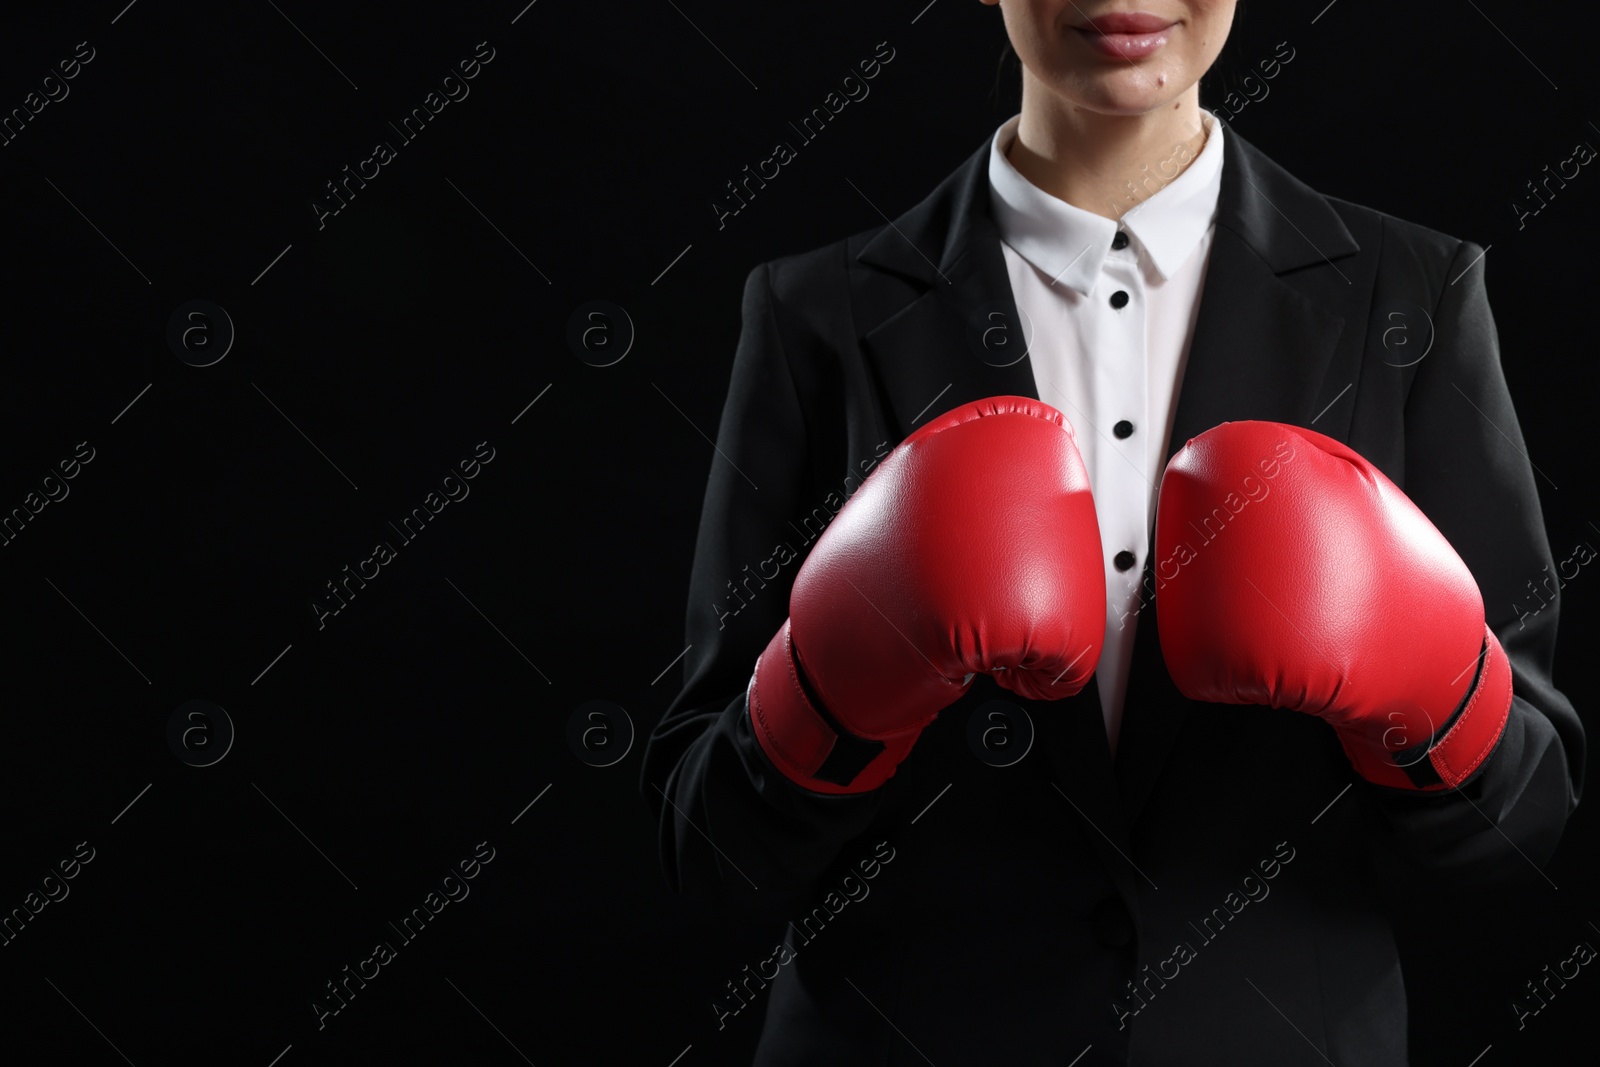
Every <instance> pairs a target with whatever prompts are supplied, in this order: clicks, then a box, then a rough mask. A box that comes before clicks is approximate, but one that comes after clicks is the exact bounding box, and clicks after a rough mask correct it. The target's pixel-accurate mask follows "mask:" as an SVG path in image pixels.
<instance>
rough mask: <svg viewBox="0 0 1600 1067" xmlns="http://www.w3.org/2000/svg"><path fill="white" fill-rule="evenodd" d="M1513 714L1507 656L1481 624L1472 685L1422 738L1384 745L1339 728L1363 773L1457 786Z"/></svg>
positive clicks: (1403, 784) (1426, 785)
mask: <svg viewBox="0 0 1600 1067" xmlns="http://www.w3.org/2000/svg"><path fill="white" fill-rule="evenodd" d="M1510 716H1511V662H1510V660H1508V659H1507V658H1506V653H1505V649H1503V648H1502V647H1501V646H1500V641H1499V639H1498V638H1496V637H1495V635H1494V631H1492V630H1490V629H1489V628H1488V626H1487V625H1486V626H1485V627H1484V641H1483V646H1482V648H1481V649H1480V651H1479V653H1478V662H1477V664H1476V665H1475V674H1474V677H1473V680H1472V685H1471V686H1470V687H1468V689H1467V692H1466V695H1465V696H1463V697H1462V698H1461V702H1460V704H1458V705H1457V706H1456V708H1455V710H1454V711H1453V712H1452V713H1451V715H1450V717H1449V718H1448V719H1446V720H1445V721H1444V723H1443V724H1441V725H1440V726H1439V727H1438V728H1437V729H1436V730H1435V731H1434V732H1433V735H1432V736H1431V737H1429V738H1428V739H1427V740H1426V741H1425V742H1423V743H1421V744H1418V745H1414V746H1412V747H1410V748H1406V749H1402V750H1400V751H1384V749H1383V746H1382V744H1381V742H1380V743H1379V744H1377V745H1374V744H1373V743H1372V742H1371V741H1369V740H1357V739H1355V738H1353V737H1351V736H1349V735H1348V734H1346V733H1342V734H1341V740H1342V741H1343V742H1344V746H1345V752H1346V753H1347V754H1348V755H1349V757H1350V762H1351V764H1352V765H1353V766H1354V767H1355V769H1356V772H1357V773H1358V774H1360V775H1361V776H1362V777H1363V778H1366V779H1367V780H1368V781H1370V782H1374V783H1376V784H1378V785H1387V786H1393V787H1396V788H1400V789H1412V790H1422V791H1437V790H1444V789H1455V788H1458V787H1459V786H1460V785H1461V784H1462V783H1463V782H1465V781H1466V780H1467V779H1468V778H1471V777H1472V775H1473V774H1474V773H1475V772H1476V771H1477V770H1478V768H1479V767H1480V766H1481V765H1482V764H1483V762H1484V760H1485V759H1487V758H1488V756H1489V753H1490V752H1492V751H1493V750H1494V747H1495V744H1496V743H1497V742H1498V741H1499V740H1500V735H1501V734H1502V733H1503V732H1504V731H1505V726H1506V722H1507V720H1508V719H1509V718H1510Z"/></svg>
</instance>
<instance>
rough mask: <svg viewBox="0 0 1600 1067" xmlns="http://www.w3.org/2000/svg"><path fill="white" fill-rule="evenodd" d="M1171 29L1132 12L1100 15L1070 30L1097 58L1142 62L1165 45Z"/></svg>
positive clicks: (1156, 18)
mask: <svg viewBox="0 0 1600 1067" xmlns="http://www.w3.org/2000/svg"><path fill="white" fill-rule="evenodd" d="M1173 25H1174V23H1172V22H1171V21H1169V20H1167V19H1164V18H1161V17H1159V16H1157V15H1146V14H1143V13H1138V12H1133V13H1126V14H1116V15H1104V16H1102V17H1100V18H1097V19H1091V20H1089V23H1088V24H1087V25H1085V26H1074V27H1073V29H1075V30H1076V31H1077V32H1078V33H1079V34H1081V35H1082V37H1083V39H1084V40H1085V41H1087V42H1088V43H1089V47H1091V48H1093V49H1094V50H1095V51H1097V52H1099V53H1100V54H1101V55H1105V56H1110V57H1112V58H1113V59H1143V58H1144V57H1145V56H1148V55H1150V54H1152V53H1153V52H1155V51H1156V50H1157V49H1159V48H1160V47H1161V46H1162V45H1164V44H1166V43H1167V38H1168V36H1169V34H1170V32H1171V30H1172V27H1173Z"/></svg>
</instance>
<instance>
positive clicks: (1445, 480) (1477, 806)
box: [1375, 241, 1584, 887]
mask: <svg viewBox="0 0 1600 1067" xmlns="http://www.w3.org/2000/svg"><path fill="white" fill-rule="evenodd" d="M1450 279H1454V281H1451V280H1450ZM1405 449H1406V452H1405V485H1404V488H1405V491H1406V493H1407V494H1408V495H1409V496H1410V497H1411V499H1412V500H1413V501H1415V502H1416V504H1417V506H1418V507H1420V508H1421V509H1422V511H1423V512H1424V513H1425V514H1426V515H1427V516H1428V517H1429V518H1430V519H1431V520H1432V521H1433V523H1434V525H1436V526H1437V527H1438V528H1439V530H1440V532H1442V533H1443V534H1444V535H1445V537H1446V538H1447V539H1448V540H1449V541H1450V543H1451V545H1452V546H1454V547H1455V549H1456V551H1457V552H1458V553H1459V554H1460V556H1461V558H1462V559H1463V560H1464V561H1465V562H1466V564H1467V566H1468V567H1469V568H1470V569H1471V571H1472V573H1473V575H1474V576H1475V577H1476V578H1477V580H1478V586H1479V589H1480V590H1481V591H1482V593H1483V601H1484V614H1485V618H1486V621H1487V622H1488V624H1489V626H1490V628H1491V629H1493V631H1494V632H1495V634H1496V636H1497V637H1499V639H1500V643H1501V646H1502V647H1503V648H1504V649H1505V651H1506V655H1507V657H1508V659H1509V660H1510V662H1511V672H1512V694H1513V695H1512V703H1511V713H1510V718H1509V720H1508V721H1507V723H1506V727H1505V731H1504V733H1503V734H1502V735H1501V738H1500V740H1499V743H1498V744H1497V746H1496V747H1495V749H1494V750H1493V751H1492V752H1491V753H1490V755H1489V757H1488V758H1487V759H1486V760H1485V761H1484V764H1483V765H1482V766H1481V767H1480V768H1479V770H1478V772H1477V774H1476V776H1475V777H1473V778H1472V779H1470V780H1468V781H1467V782H1465V783H1463V784H1462V786H1461V787H1460V788H1458V789H1457V790H1453V791H1445V792H1442V793H1425V794H1405V793H1402V792H1401V791H1399V790H1388V789H1377V790H1375V791H1376V792H1377V794H1378V798H1377V799H1378V804H1379V806H1380V809H1381V810H1382V813H1383V815H1384V817H1385V821H1386V823H1387V828H1388V830H1389V831H1390V833H1391V834H1392V837H1393V841H1392V843H1393V844H1394V845H1395V846H1396V847H1397V850H1398V851H1399V852H1400V853H1402V854H1403V855H1405V856H1407V857H1408V858H1409V859H1410V860H1412V861H1414V862H1415V863H1417V864H1418V865H1420V866H1421V867H1424V868H1427V869H1431V870H1434V871H1436V872H1443V873H1446V874H1448V875H1450V876H1452V878H1453V880H1454V881H1456V882H1457V883H1458V884H1460V885H1463V886H1466V887H1471V886H1481V887H1487V886H1490V885H1492V884H1495V883H1497V882H1502V881H1507V880H1522V879H1526V878H1529V877H1535V878H1536V872H1535V870H1534V864H1541V865H1542V864H1543V863H1545V862H1546V861H1548V860H1549V858H1550V856H1551V855H1552V854H1553V853H1554V851H1555V848H1556V845H1557V842H1558V841H1559V839H1560V836H1561V831H1562V828H1563V826H1564V825H1565V823H1566V820H1567V817H1568V815H1570V814H1571V812H1572V811H1573V809H1574V808H1575V807H1576V806H1577V803H1578V797H1579V793H1580V791H1581V789H1582V783H1583V751H1584V739H1583V729H1582V726H1581V725H1580V723H1579V720H1578V716H1577V713H1576V712H1575V711H1574V710H1573V707H1572V704H1571V703H1570V702H1569V701H1568V700H1567V698H1566V697H1565V696H1564V695H1563V694H1562V693H1561V692H1560V690H1558V689H1557V688H1556V686H1555V681H1554V678H1553V674H1552V671H1553V663H1554V658H1555V648H1556V624H1557V618H1558V616H1559V614H1560V603H1559V599H1560V598H1559V596H1558V595H1556V594H1555V592H1554V587H1555V585H1556V584H1557V583H1556V582H1555V581H1550V582H1549V585H1550V586H1551V591H1550V592H1549V593H1548V594H1546V596H1545V598H1544V599H1542V600H1541V599H1537V598H1535V597H1534V596H1533V595H1532V593H1531V592H1530V590H1531V589H1532V588H1534V587H1537V586H1539V585H1540V583H1541V582H1542V581H1544V580H1545V579H1546V578H1547V577H1553V576H1554V575H1555V574H1556V567H1555V565H1554V564H1553V562H1552V559H1551V552H1550V548H1549V546H1548V543H1547V540H1546V535H1545V527H1544V519H1543V515H1542V513H1541V511H1540V505H1539V487H1538V484H1537V480H1539V479H1541V478H1542V477H1543V476H1542V475H1540V474H1536V473H1535V467H1534V465H1533V461H1532V459H1530V457H1529V455H1528V450H1527V445H1526V444H1525V443H1524V441H1523V438H1522V431H1521V428H1520V427H1519V426H1518V423H1517V416H1516V412H1515V410H1513V407H1512V403H1511V396H1510V393H1509V392H1508V391H1507V389H1506V382H1505V376H1504V374H1503V372H1502V370H1501V365H1500V348H1499V342H1498V339H1497V336H1496V331H1495V324H1494V318H1493V315H1492V314H1491V312H1490V310H1489V301H1488V297H1487V295H1486V292H1485V289H1484V259H1483V250H1482V249H1481V248H1479V247H1478V246H1477V245H1476V244H1473V243H1472V242H1470V241H1469V242H1462V243H1461V244H1460V245H1459V247H1458V248H1457V249H1456V253H1455V256H1454V259H1453V261H1452V262H1451V264H1450V266H1449V268H1448V270H1447V272H1446V275H1445V280H1444V282H1443V293H1442V295H1441V297H1440V299H1439V303H1438V307H1437V310H1436V311H1435V313H1434V344H1433V347H1432V349H1431V350H1430V351H1429V352H1428V354H1427V355H1426V356H1425V357H1424V358H1423V360H1422V361H1421V363H1420V364H1418V367H1417V371H1416V375H1415V377H1414V378H1413V380H1412V383H1411V388H1410V392H1409V393H1408V395H1407V399H1406V406H1405ZM1552 488H1554V487H1553V486H1552ZM1530 583H1532V584H1531V585H1530ZM1541 604H1543V605H1544V606H1543V607H1541V606H1540V605H1541ZM1519 853H1520V856H1519Z"/></svg>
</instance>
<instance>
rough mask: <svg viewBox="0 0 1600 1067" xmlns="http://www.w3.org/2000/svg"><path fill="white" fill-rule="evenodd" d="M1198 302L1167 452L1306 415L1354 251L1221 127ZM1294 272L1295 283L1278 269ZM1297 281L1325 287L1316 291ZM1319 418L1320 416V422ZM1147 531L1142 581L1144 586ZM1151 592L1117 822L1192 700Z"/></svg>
mask: <svg viewBox="0 0 1600 1067" xmlns="http://www.w3.org/2000/svg"><path fill="white" fill-rule="evenodd" d="M1226 137H1227V140H1226V141H1225V142H1224V146H1225V148H1226V150H1227V151H1226V155H1225V157H1224V158H1225V162H1224V166H1223V178H1222V190H1221V194H1220V197H1219V202H1218V206H1217V224H1216V232H1215V236H1214V238H1213V241H1212V247H1211V252H1210V260H1209V262H1208V264H1207V268H1206V276H1205V282H1204V284H1203V285H1202V287H1201V296H1200V312H1199V316H1198V318H1197V319H1196V322H1195V331H1194V336H1193V338H1192V339H1191V341H1190V346H1189V356H1188V361H1187V364H1186V366H1185V369H1184V372H1183V380H1182V383H1181V385H1180V388H1179V393H1178V406H1177V411H1176V412H1175V414H1174V417H1173V427H1172V436H1171V438H1170V439H1169V441H1168V444H1167V456H1166V458H1167V460H1169V461H1170V460H1171V459H1172V457H1173V456H1174V455H1175V454H1176V453H1177V452H1178V451H1179V450H1180V449H1181V448H1183V446H1184V445H1185V444H1186V443H1187V442H1188V441H1189V440H1190V438H1193V437H1196V436H1198V435H1199V434H1201V433H1204V432H1205V431H1206V430H1209V429H1211V428H1212V427H1213V426H1216V425H1218V424H1219V423H1223V422H1232V421H1239V420H1245V419H1261V420H1270V421H1273V422H1283V423H1289V424H1292V425H1298V426H1306V425H1309V424H1310V423H1311V422H1312V421H1313V420H1314V419H1315V418H1316V417H1317V414H1318V412H1317V411H1316V410H1315V408H1316V407H1317V406H1320V405H1319V404H1318V401H1319V399H1320V398H1321V396H1322V388H1321V387H1322V383H1323V379H1324V376H1325V375H1326V372H1327V369H1328V366H1329V362H1330V360H1331V358H1332V355H1333V352H1334V349H1335V348H1336V347H1337V345H1338V342H1339V336H1340V333H1341V331H1342V329H1343V326H1344V318H1343V316H1341V315H1340V314H1339V313H1338V312H1336V311H1334V310H1332V307H1330V305H1333V306H1337V302H1338V300H1339V299H1340V298H1343V297H1345V296H1347V292H1348V290H1349V289H1350V287H1351V285H1353V280H1352V279H1349V278H1347V277H1346V276H1345V273H1344V272H1342V271H1341V270H1340V269H1339V267H1338V265H1337V262H1336V261H1337V260H1339V259H1341V258H1345V257H1348V256H1349V255H1351V254H1352V253H1354V252H1356V251H1359V248H1358V246H1357V245H1356V242H1355V238H1354V237H1353V236H1351V234H1350V232H1349V230H1348V229H1347V228H1346V227H1345V226H1344V223H1343V220H1341V219H1340V218H1339V216H1338V214H1337V213H1336V212H1335V211H1334V210H1333V208H1332V207H1331V206H1330V205H1329V204H1328V202H1327V201H1326V200H1325V199H1324V198H1323V197H1321V196H1320V195H1319V194H1317V193H1316V192H1314V191H1313V190H1311V189H1310V188H1308V187H1307V186H1305V185H1303V184H1302V183H1300V182H1299V181H1298V180H1297V179H1295V178H1294V177H1293V176H1292V175H1290V174H1289V173H1288V172H1287V171H1284V170H1283V169H1282V168H1280V167H1278V166H1277V164H1275V163H1273V162H1272V161H1271V160H1269V159H1267V158H1266V157H1265V156H1263V155H1261V154H1260V152H1258V151H1257V150H1256V149H1255V148H1253V147H1251V146H1250V145H1249V144H1248V143H1247V142H1245V141H1243V140H1242V139H1241V138H1240V137H1239V136H1238V135H1237V134H1236V133H1234V132H1233V131H1232V130H1231V129H1230V130H1229V131H1228V133H1227V134H1226ZM1291 271H1297V272H1298V274H1297V275H1296V280H1297V283H1296V284H1292V283H1291V282H1290V281H1289V280H1288V279H1287V278H1286V277H1285V275H1288V274H1289V272H1291ZM1307 292H1327V293H1328V294H1330V295H1328V296H1327V297H1326V298H1325V299H1323V300H1318V299H1314V298H1312V297H1310V296H1308V295H1306V293H1307ZM1325 428H1326V427H1325ZM1156 562H1157V561H1156V557H1155V543H1154V533H1153V532H1152V535H1151V542H1150V544H1149V545H1148V546H1147V552H1146V555H1145V568H1144V576H1143V585H1142V586H1141V588H1142V589H1144V590H1147V591H1148V590H1150V589H1153V588H1156V586H1155V577H1154V574H1153V569H1154V566H1155V564H1156ZM1159 610H1160V594H1159V593H1157V595H1156V597H1155V598H1154V599H1152V600H1151V601H1150V602H1148V603H1147V604H1146V606H1145V607H1144V609H1143V610H1141V611H1140V613H1139V622H1138V630H1137V633H1136V635H1135V638H1134V648H1133V663H1132V668H1131V671H1130V675H1129V680H1128V691H1127V699H1126V703H1125V704H1124V707H1123V718H1122V732H1121V735H1120V737H1119V739H1118V745H1117V759H1116V770H1117V780H1118V784H1119V786H1120V788H1121V791H1122V799H1123V805H1124V807H1125V809H1126V813H1127V818H1128V821H1129V824H1130V825H1132V824H1133V823H1135V822H1136V821H1137V819H1138V817H1139V814H1140V813H1141V811H1142V810H1143V808H1144V803H1145V801H1146V800H1147V799H1148V798H1149V796H1150V792H1151V790H1152V789H1153V788H1154V786H1155V782H1156V780H1157V778H1158V777H1159V775H1160V772H1161V769H1162V767H1163V766H1164V765H1165V763H1166V760H1167V757H1168V755H1169V754H1170V753H1171V750H1172V744H1173V742H1174V740H1175V739H1176V738H1177V735H1178V732H1179V730H1180V728H1181V727H1182V725H1183V722H1184V719H1185V718H1186V716H1187V715H1188V714H1189V711H1190V709H1191V708H1192V707H1193V706H1194V702H1193V701H1190V700H1188V699H1187V698H1186V697H1184V696H1183V694H1182V693H1180V692H1179V691H1178V689H1177V687H1176V685H1174V684H1173V681H1172V677H1171V675H1169V674H1168V673H1167V669H1166V663H1165V661H1164V660H1163V658H1162V655H1161V646H1160V637H1159V634H1158V631H1157V616H1158V612H1159Z"/></svg>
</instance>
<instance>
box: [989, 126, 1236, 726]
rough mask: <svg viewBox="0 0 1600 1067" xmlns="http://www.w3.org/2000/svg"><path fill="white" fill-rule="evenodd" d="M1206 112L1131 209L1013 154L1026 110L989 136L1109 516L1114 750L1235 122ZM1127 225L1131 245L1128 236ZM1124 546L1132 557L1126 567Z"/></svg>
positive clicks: (1015, 287)
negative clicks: (1082, 195) (1101, 202)
mask: <svg viewBox="0 0 1600 1067" xmlns="http://www.w3.org/2000/svg"><path fill="white" fill-rule="evenodd" d="M1201 115H1202V117H1203V119H1202V121H1204V122H1205V123H1206V127H1207V131H1208V132H1207V136H1206V141H1205V145H1204V147H1203V148H1201V150H1200V153H1199V155H1197V156H1194V157H1193V162H1191V163H1189V166H1188V168H1187V169H1184V170H1183V171H1182V173H1178V170H1179V169H1180V168H1181V167H1182V164H1183V163H1184V162H1185V161H1187V160H1188V159H1189V158H1190V157H1189V155H1188V151H1187V150H1180V148H1179V146H1174V151H1173V153H1172V154H1171V155H1170V156H1169V158H1168V159H1167V160H1164V161H1162V163H1160V164H1158V165H1156V166H1152V167H1147V168H1145V171H1144V172H1143V174H1144V177H1143V179H1142V184H1138V185H1137V186H1136V188H1134V189H1131V190H1129V191H1128V194H1127V195H1128V196H1129V197H1131V198H1132V199H1130V200H1124V201H1123V204H1124V206H1126V205H1128V204H1130V203H1132V204H1135V205H1136V206H1133V207H1132V209H1131V210H1129V211H1127V213H1126V214H1124V215H1122V218H1121V220H1120V222H1118V221H1113V220H1111V219H1108V218H1105V217H1104V216H1102V215H1096V214H1094V213H1092V212H1089V211H1085V210H1083V209H1082V208H1078V207H1074V206H1073V205H1071V204H1068V203H1067V202H1066V201H1064V200H1059V199H1057V198H1056V197H1054V196H1051V195H1050V194H1049V193H1046V192H1045V191H1044V190H1042V189H1040V188H1038V187H1037V186H1035V185H1032V184H1031V183H1029V181H1028V180H1027V179H1026V178H1024V177H1023V176H1022V175H1021V174H1020V173H1019V172H1018V171H1017V169H1016V168H1015V167H1013V166H1012V165H1011V163H1010V161H1009V160H1007V159H1006V150H1007V149H1008V148H1009V147H1010V145H1011V142H1012V139H1013V138H1014V137H1015V136H1016V130H1017V124H1018V123H1019V121H1020V120H1021V116H1020V115H1017V116H1013V117H1012V118H1011V119H1010V120H1009V121H1007V122H1006V123H1005V124H1004V125H1002V126H1001V127H1000V128H999V129H998V130H996V131H995V135H994V139H993V141H992V142H991V145H990V149H989V193H990V202H991V204H992V205H993V210H994V217H995V221H996V223H997V224H998V227H999V230H1000V239H1001V247H1002V249H1003V250H1004V252H1005V260H1006V271H1007V273H1008V274H1009V275H1010V278H1011V292H1012V295H1013V296H1014V298H1015V300H1016V305H1017V311H1018V312H1019V313H1020V314H1021V316H1022V320H1023V336H1024V337H1025V338H1026V339H1027V341H1028V346H1029V349H1028V355H1029V358H1030V360H1031V361H1032V367H1033V377H1034V382H1035V383H1036V385H1037V386H1038V390H1039V399H1041V400H1043V401H1044V402H1045V403H1047V404H1050V405H1051V406H1052V407H1055V408H1057V409H1058V410H1059V411H1060V412H1061V413H1062V414H1063V415H1065V416H1066V417H1067V420H1068V421H1069V422H1071V423H1072V427H1073V429H1074V430H1075V431H1076V433H1077V442H1078V450H1079V452H1080V453H1081V454H1082V455H1083V462H1084V466H1085V467H1086V468H1087V470H1088V474H1089V486H1090V489H1091V490H1092V491H1093V493H1094V501H1095V510H1096V512H1097V514H1098V516H1099V520H1100V540H1101V545H1102V547H1103V549H1104V554H1105V573H1106V634H1105V646H1104V650H1103V652H1102V653H1101V656H1100V664H1099V667H1098V668H1097V670H1096V681H1097V684H1098V686H1099V691H1100V709H1101V714H1102V715H1103V716H1104V719H1105V726H1106V737H1107V739H1108V740H1109V742H1110V745H1111V751H1112V752H1113V753H1115V752H1116V750H1117V736H1118V734H1119V732H1120V727H1121V724H1122V705H1123V701H1124V699H1125V697H1126V695H1127V691H1128V671H1129V665H1130V663H1131V662H1132V656H1133V637H1134V632H1135V630H1136V629H1137V626H1136V620H1137V618H1138V615H1137V612H1138V607H1139V592H1140V591H1139V583H1140V580H1141V578H1142V574H1143V569H1144V564H1145V556H1146V555H1147V545H1148V543H1149V540H1150V530H1151V527H1152V524H1153V523H1154V521H1155V505H1156V488H1157V486H1158V485H1160V482H1161V473H1162V468H1163V466H1164V462H1165V459H1166V455H1167V440H1168V437H1169V436H1170V435H1171V432H1172V418H1173V413H1174V411H1175V410H1176V408H1177V398H1178V386H1179V383H1180V382H1181V380H1182V375H1183V368H1184V364H1185V362H1186V361H1187V358H1188V354H1189V342H1190V339H1191V338H1192V337H1193V335H1194V323H1195V318H1196V315H1197V313H1198V311H1199V306H1200V301H1199V297H1200V287H1201V284H1202V282H1203V281H1204V279H1205V269H1206V263H1207V261H1208V260H1209V258H1210V255H1209V254H1210V250H1211V239H1212V235H1213V233H1214V232H1215V218H1216V209H1217V197H1218V193H1219V192H1220V190H1221V187H1222V124H1221V123H1220V122H1218V121H1217V120H1216V117H1215V116H1214V115H1212V114H1211V113H1210V112H1207V111H1204V110H1202V112H1201ZM1172 174H1177V176H1176V177H1175V178H1169V177H1168V176H1170V175H1172ZM1119 231H1120V232H1122V233H1125V234H1126V235H1127V240H1126V246H1125V247H1123V248H1121V249H1115V248H1113V247H1112V245H1113V241H1114V240H1118V238H1117V235H1118V233H1119ZM1118 304H1120V305H1121V306H1120V307H1118V306H1117V305H1118ZM1119 433H1123V434H1125V435H1126V436H1120V437H1119V436H1118V434H1119ZM1119 555H1121V560H1122V562H1123V563H1124V564H1127V566H1125V567H1123V568H1119V567H1118V566H1117V560H1118V557H1119ZM1130 558H1131V563H1130V562H1129V560H1130Z"/></svg>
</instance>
